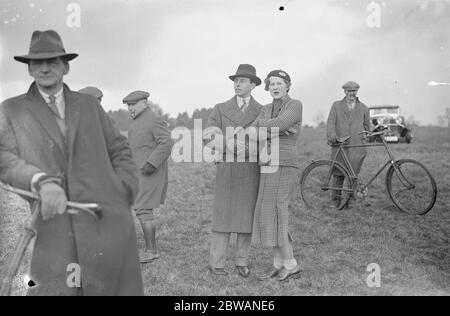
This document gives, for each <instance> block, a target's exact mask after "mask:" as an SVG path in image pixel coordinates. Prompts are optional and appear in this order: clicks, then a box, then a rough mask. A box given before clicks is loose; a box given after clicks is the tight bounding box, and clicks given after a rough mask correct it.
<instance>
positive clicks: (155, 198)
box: [123, 91, 173, 263]
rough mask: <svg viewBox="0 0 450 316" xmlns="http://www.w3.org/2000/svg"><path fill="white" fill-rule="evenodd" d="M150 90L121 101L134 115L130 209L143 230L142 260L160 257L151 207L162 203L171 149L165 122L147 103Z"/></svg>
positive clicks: (129, 131)
mask: <svg viewBox="0 0 450 316" xmlns="http://www.w3.org/2000/svg"><path fill="white" fill-rule="evenodd" d="M149 96H150V94H149V93H148V92H146V91H133V92H131V93H130V94H128V95H127V96H126V97H125V98H124V99H123V103H125V104H127V105H128V110H129V112H130V114H131V117H132V118H133V122H132V123H131V126H130V129H129V130H128V140H129V142H130V147H131V150H132V152H133V157H134V161H135V163H136V165H137V167H138V168H139V169H140V172H139V176H138V177H139V193H138V195H137V197H136V200H135V201H134V205H133V209H134V211H135V212H136V216H137V218H138V219H139V222H140V224H141V227H142V231H143V233H144V240H145V251H144V252H143V253H142V254H141V258H140V260H141V263H148V262H151V261H153V260H155V259H158V258H159V257H160V255H159V252H158V248H157V246H156V220H155V215H154V212H153V211H154V209H156V208H158V207H159V206H160V205H161V204H164V201H165V199H166V192H167V185H168V182H169V178H168V174H169V165H168V163H167V159H168V158H169V157H170V153H171V151H172V145H173V142H172V138H171V137H170V131H169V129H168V126H167V123H166V122H165V121H164V119H163V118H162V117H161V116H159V115H158V114H156V113H155V112H153V111H152V110H151V109H150V107H149V103H148V97H149Z"/></svg>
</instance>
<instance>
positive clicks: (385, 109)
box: [369, 105, 412, 144]
mask: <svg viewBox="0 0 450 316" xmlns="http://www.w3.org/2000/svg"><path fill="white" fill-rule="evenodd" d="M369 113H370V121H371V125H372V130H381V129H383V128H387V129H389V133H388V135H387V136H386V137H385V140H386V141H387V142H390V143H400V142H405V143H408V144H409V143H411V140H412V131H411V128H409V127H407V126H406V123H405V118H404V117H403V116H401V115H400V106H398V105H377V106H371V107H369Z"/></svg>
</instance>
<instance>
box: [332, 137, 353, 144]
mask: <svg viewBox="0 0 450 316" xmlns="http://www.w3.org/2000/svg"><path fill="white" fill-rule="evenodd" d="M350 138H352V137H351V136H344V137H341V138H338V139H336V142H337V143H338V144H342V143H345V142H346V141H348V140H349V139H350Z"/></svg>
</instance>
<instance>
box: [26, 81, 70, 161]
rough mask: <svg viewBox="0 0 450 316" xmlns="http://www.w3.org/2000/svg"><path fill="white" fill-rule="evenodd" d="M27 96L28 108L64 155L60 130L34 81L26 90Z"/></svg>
mask: <svg viewBox="0 0 450 316" xmlns="http://www.w3.org/2000/svg"><path fill="white" fill-rule="evenodd" d="M27 98H28V99H29V100H30V101H31V103H29V104H28V110H29V111H30V112H31V113H32V114H33V116H34V117H35V118H36V120H37V121H38V122H39V124H40V125H41V127H42V129H43V130H44V131H45V132H46V133H47V134H48V135H49V136H50V137H51V138H52V139H53V141H54V142H55V143H56V144H57V145H58V147H59V149H61V152H62V153H63V155H64V156H65V152H66V151H65V145H64V139H63V136H62V134H61V131H60V130H59V127H58V124H57V123H56V120H55V117H54V115H53V113H52V112H51V110H50V108H49V107H48V105H47V104H46V103H45V101H44V98H43V97H42V96H41V94H40V93H39V91H38V89H37V87H36V84H35V83H33V84H32V85H31V87H30V89H29V90H28V93H27Z"/></svg>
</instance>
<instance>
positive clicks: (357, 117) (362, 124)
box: [327, 81, 370, 209]
mask: <svg viewBox="0 0 450 316" xmlns="http://www.w3.org/2000/svg"><path fill="white" fill-rule="evenodd" d="M342 88H343V89H344V92H345V98H344V99H342V100H340V101H336V102H334V103H333V105H332V107H331V110H330V114H329V115H328V121H327V139H328V144H329V145H333V144H336V143H337V142H338V140H339V139H340V138H342V137H345V136H351V138H350V139H349V140H348V144H349V145H360V144H362V143H363V141H364V136H363V135H360V134H359V133H361V132H362V131H363V130H366V131H370V118H369V108H368V107H367V106H366V105H365V104H364V103H362V102H360V101H359V99H358V97H357V96H356V95H357V93H358V89H359V84H357V83H356V82H353V81H350V82H347V83H346V84H344V85H343V86H342ZM337 150H338V147H335V146H334V147H332V149H331V156H332V159H333V158H334V155H335V154H336V151H337ZM345 151H346V154H347V156H348V158H349V160H350V164H351V166H352V168H353V170H354V171H355V174H356V175H358V174H359V172H360V170H361V166H362V164H363V162H364V159H365V157H366V148H364V147H357V148H346V149H345ZM337 161H338V162H340V163H342V164H344V162H343V158H342V157H341V155H339V156H338V157H337ZM344 165H345V164H344ZM333 178H334V185H333V186H335V187H339V188H342V186H343V183H344V176H343V175H342V174H341V173H339V172H338V171H335V172H334V174H333ZM332 203H333V204H334V206H336V207H337V208H338V209H341V208H343V207H349V205H348V201H347V203H346V205H341V191H339V190H335V191H333V193H332Z"/></svg>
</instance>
